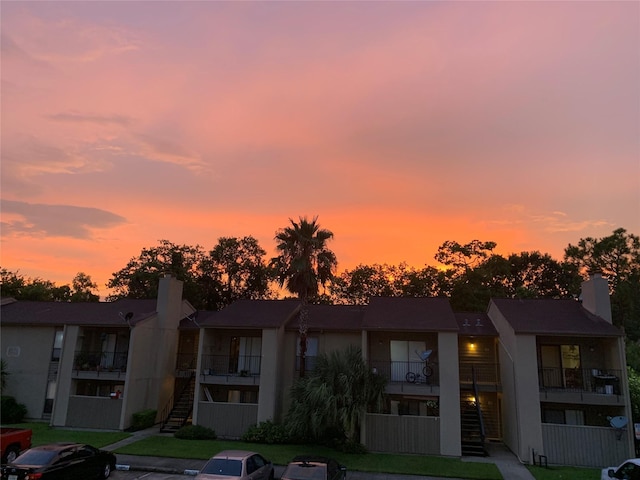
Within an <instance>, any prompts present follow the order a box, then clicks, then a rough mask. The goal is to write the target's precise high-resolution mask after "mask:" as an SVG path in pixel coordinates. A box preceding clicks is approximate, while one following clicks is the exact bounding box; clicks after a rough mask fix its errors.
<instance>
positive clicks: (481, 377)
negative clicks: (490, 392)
mask: <svg viewBox="0 0 640 480" xmlns="http://www.w3.org/2000/svg"><path fill="white" fill-rule="evenodd" d="M499 368H500V367H499V364H497V363H491V362H460V365H459V371H460V383H472V382H473V378H474V374H475V381H476V383H477V384H478V385H499V384H500V371H499Z"/></svg>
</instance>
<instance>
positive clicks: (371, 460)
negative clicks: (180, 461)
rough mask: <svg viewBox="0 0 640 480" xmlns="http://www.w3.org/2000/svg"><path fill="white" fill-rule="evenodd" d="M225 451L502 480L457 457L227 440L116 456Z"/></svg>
mask: <svg viewBox="0 0 640 480" xmlns="http://www.w3.org/2000/svg"><path fill="white" fill-rule="evenodd" d="M226 449H241V450H254V451H257V452H260V453H261V454H262V455H264V456H265V457H267V458H268V459H269V460H271V461H272V462H273V463H275V464H276V465H286V464H287V463H288V462H289V461H290V460H291V459H292V458H293V457H295V456H296V455H301V454H304V453H314V454H316V455H327V456H330V457H333V458H335V459H336V460H338V461H339V462H340V463H343V464H344V465H346V466H347V468H348V469H349V470H357V471H361V472H385V473H405V474H412V475H434V476H441V477H458V478H468V479H472V480H502V475H501V474H500V472H499V471H498V468H497V467H496V466H495V465H493V464H491V463H472V464H471V463H467V462H462V461H460V460H458V459H455V458H444V457H426V456H421V455H390V454H380V453H367V454H358V455H356V454H346V453H341V452H337V451H335V450H332V449H329V448H326V447H319V446H308V445H265V444H256V443H245V442H237V441H224V440H180V439H177V438H173V437H165V436H154V437H149V438H145V439H142V440H140V441H138V442H135V443H132V444H131V445H127V446H124V447H122V448H119V449H118V450H116V451H115V453H116V454H117V453H121V454H128V455H152V456H160V457H174V458H194V459H199V460H205V459H207V458H209V457H211V456H213V455H214V454H216V453H217V452H220V451H222V450H226Z"/></svg>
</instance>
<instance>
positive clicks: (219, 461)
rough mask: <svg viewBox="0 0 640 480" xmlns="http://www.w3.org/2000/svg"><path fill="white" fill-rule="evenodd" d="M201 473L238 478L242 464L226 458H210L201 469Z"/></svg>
mask: <svg viewBox="0 0 640 480" xmlns="http://www.w3.org/2000/svg"><path fill="white" fill-rule="evenodd" d="M202 473H210V474H213V475H226V476H229V477H239V476H240V475H242V462H241V461H240V460H231V459H228V458H212V459H211V460H209V461H208V462H207V464H206V465H205V466H204V467H203V468H202Z"/></svg>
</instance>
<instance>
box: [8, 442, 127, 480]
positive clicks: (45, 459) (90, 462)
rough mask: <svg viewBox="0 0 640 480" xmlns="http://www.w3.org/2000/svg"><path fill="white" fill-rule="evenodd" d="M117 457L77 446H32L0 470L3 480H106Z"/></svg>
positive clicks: (114, 465)
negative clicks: (103, 479)
mask: <svg viewBox="0 0 640 480" xmlns="http://www.w3.org/2000/svg"><path fill="white" fill-rule="evenodd" d="M115 467H116V456H115V455H114V454H113V453H111V452H107V451H105V450H99V449H97V448H95V447H92V446H91V445H86V444H80V443H54V444H51V445H41V446H38V447H33V448H30V449H29V450H27V451H26V452H24V453H23V454H22V455H20V456H19V457H17V458H16V459H15V460H14V461H13V462H11V463H9V464H8V465H5V466H3V467H2V479H3V480H32V479H38V480H84V479H96V478H107V477H109V475H111V472H112V471H113V470H114V469H115Z"/></svg>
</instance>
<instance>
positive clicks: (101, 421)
mask: <svg viewBox="0 0 640 480" xmlns="http://www.w3.org/2000/svg"><path fill="white" fill-rule="evenodd" d="M122 405H123V403H122V400H121V399H117V400H115V399H111V398H109V397H83V396H75V395H72V396H71V397H69V406H68V408H67V421H66V423H65V426H67V427H83V428H99V429H105V430H118V429H119V428H120V414H121V412H122ZM97 412H100V414H99V415H98V414H97Z"/></svg>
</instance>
